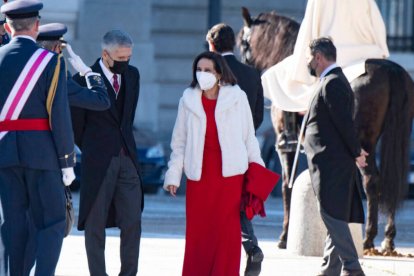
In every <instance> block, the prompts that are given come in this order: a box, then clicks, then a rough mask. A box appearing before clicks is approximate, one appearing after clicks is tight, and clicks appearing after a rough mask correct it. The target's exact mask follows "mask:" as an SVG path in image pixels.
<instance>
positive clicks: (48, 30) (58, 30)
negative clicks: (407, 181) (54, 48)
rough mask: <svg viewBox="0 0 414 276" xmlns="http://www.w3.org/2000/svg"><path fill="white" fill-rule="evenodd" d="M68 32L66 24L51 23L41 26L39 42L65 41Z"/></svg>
mask: <svg viewBox="0 0 414 276" xmlns="http://www.w3.org/2000/svg"><path fill="white" fill-rule="evenodd" d="M67 31H68V28H67V27H66V25H65V24H62V23H49V24H45V25H41V26H39V35H38V36H37V40H38V41H44V40H63V35H64V34H65V33H66V32H67Z"/></svg>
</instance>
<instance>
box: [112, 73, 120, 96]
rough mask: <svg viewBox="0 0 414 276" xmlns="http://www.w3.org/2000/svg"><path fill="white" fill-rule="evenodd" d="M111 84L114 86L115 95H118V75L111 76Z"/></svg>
mask: <svg viewBox="0 0 414 276" xmlns="http://www.w3.org/2000/svg"><path fill="white" fill-rule="evenodd" d="M112 85H113V87H114V90H115V96H116V97H118V92H119V82H118V75H117V74H114V76H113V82H112Z"/></svg>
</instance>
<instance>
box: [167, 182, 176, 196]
mask: <svg viewBox="0 0 414 276" xmlns="http://www.w3.org/2000/svg"><path fill="white" fill-rule="evenodd" d="M167 190H168V191H169V192H170V194H171V195H172V196H174V197H175V195H176V194H177V186H174V185H168V186H167Z"/></svg>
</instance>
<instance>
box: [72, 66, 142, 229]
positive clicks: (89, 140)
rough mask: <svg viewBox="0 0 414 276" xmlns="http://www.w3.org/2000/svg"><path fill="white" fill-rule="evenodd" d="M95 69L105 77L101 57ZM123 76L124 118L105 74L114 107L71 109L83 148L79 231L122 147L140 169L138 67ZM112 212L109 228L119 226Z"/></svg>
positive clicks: (79, 80)
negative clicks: (135, 127)
mask: <svg viewBox="0 0 414 276" xmlns="http://www.w3.org/2000/svg"><path fill="white" fill-rule="evenodd" d="M91 68H92V71H94V72H97V73H100V74H101V76H104V73H103V72H102V69H101V67H100V65H99V60H97V61H96V62H95V64H94V65H92V66H91ZM121 78H122V79H121V90H122V91H124V93H125V101H124V107H123V112H122V113H123V115H122V117H120V115H119V113H118V110H117V107H116V104H115V96H114V93H115V92H114V91H113V88H112V85H111V84H110V83H109V81H108V80H107V79H106V78H105V77H104V82H105V85H106V88H107V91H108V94H109V95H110V97H109V98H110V100H111V107H110V108H109V109H108V110H104V111H92V110H86V109H81V108H74V107H72V108H71V110H72V121H73V129H74V134H75V143H76V144H77V145H78V147H79V148H80V150H81V151H82V163H81V170H82V177H81V190H80V203H79V220H78V229H79V230H83V229H84V227H85V220H86V218H87V216H88V214H89V211H90V210H91V208H92V206H93V203H94V202H95V199H96V196H97V194H98V191H99V189H100V186H101V184H102V182H103V179H104V177H105V174H106V170H107V168H108V167H109V164H110V161H111V159H112V158H113V157H115V156H119V153H120V151H121V147H122V146H124V145H125V146H126V150H127V151H128V155H129V156H130V157H131V159H132V161H133V163H134V165H135V167H136V168H137V171H138V160H137V156H136V145H135V140H134V136H133V132H132V127H133V121H134V118H135V110H136V108H137V103H138V96H139V72H138V69H137V68H135V67H133V66H128V69H127V70H126V71H125V72H124V73H123V74H122V75H121ZM73 79H74V80H75V81H76V82H78V83H79V84H80V85H82V86H86V81H85V78H84V77H81V76H80V75H79V74H77V75H75V76H74V77H73ZM141 183H142V182H141ZM111 205H112V204H111ZM112 211H113V209H112V208H111V210H110V211H109V216H108V221H107V227H115V226H117V225H116V224H115V217H114V215H115V213H114V212H112Z"/></svg>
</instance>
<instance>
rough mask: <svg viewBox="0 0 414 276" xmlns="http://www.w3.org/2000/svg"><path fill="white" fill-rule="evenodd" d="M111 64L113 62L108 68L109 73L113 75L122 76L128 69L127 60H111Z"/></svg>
mask: <svg viewBox="0 0 414 276" xmlns="http://www.w3.org/2000/svg"><path fill="white" fill-rule="evenodd" d="M113 62H114V65H112V66H110V67H109V70H111V72H112V73H114V74H122V73H124V72H125V71H126V69H128V65H129V60H127V61H118V60H113Z"/></svg>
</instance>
